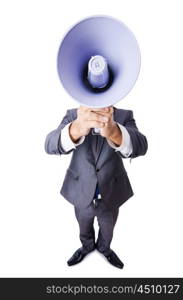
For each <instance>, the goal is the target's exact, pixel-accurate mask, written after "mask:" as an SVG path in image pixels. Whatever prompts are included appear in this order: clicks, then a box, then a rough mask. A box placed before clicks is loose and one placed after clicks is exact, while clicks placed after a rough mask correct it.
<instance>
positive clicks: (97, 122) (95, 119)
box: [69, 106, 109, 142]
mask: <svg viewBox="0 0 183 300" xmlns="http://www.w3.org/2000/svg"><path fill="white" fill-rule="evenodd" d="M105 111H106V108H95V109H94V108H88V107H85V106H80V107H79V108H78V110H77V119H76V120H75V121H73V122H72V124H71V125H70V128H69V133H70V137H71V139H72V141H73V142H77V141H78V139H79V138H80V137H82V136H86V135H88V133H89V132H90V129H91V128H100V129H102V128H104V126H105V124H106V123H107V122H108V120H109V118H108V116H105V115H102V114H100V113H105Z"/></svg>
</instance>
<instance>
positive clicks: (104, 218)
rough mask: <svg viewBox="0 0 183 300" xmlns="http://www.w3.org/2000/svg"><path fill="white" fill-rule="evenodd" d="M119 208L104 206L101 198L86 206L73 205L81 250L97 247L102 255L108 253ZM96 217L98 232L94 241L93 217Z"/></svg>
mask: <svg viewBox="0 0 183 300" xmlns="http://www.w3.org/2000/svg"><path fill="white" fill-rule="evenodd" d="M118 213H119V208H117V209H113V210H111V209H109V208H106V207H105V205H104V203H103V201H102V199H100V200H97V202H94V201H93V202H92V203H91V204H90V205H89V206H88V207H86V208H81V207H75V215H76V218H77V221H78V223H79V229H80V240H81V243H82V246H83V252H84V253H88V252H90V251H92V250H93V249H95V248H97V249H98V251H100V252H101V253H103V254H104V255H108V254H109V253H110V244H111V241H112V237H113V230H114V226H115V224H116V221H117V217H118ZM95 217H96V218H97V221H98V226H99V232H98V238H97V241H96V242H95V230H94V226H93V225H94V219H95Z"/></svg>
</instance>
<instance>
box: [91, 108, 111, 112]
mask: <svg viewBox="0 0 183 300" xmlns="http://www.w3.org/2000/svg"><path fill="white" fill-rule="evenodd" d="M106 109H108V108H107V107H101V108H92V109H91V111H95V112H105V111H106Z"/></svg>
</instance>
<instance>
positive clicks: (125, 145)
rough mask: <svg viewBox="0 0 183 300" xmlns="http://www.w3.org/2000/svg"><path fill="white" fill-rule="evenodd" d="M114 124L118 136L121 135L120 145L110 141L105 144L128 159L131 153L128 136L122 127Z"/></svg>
mask: <svg viewBox="0 0 183 300" xmlns="http://www.w3.org/2000/svg"><path fill="white" fill-rule="evenodd" d="M116 124H117V126H118V128H119V130H120V132H119V135H121V144H120V143H117V142H116V141H115V143H114V142H113V141H112V140H110V139H107V142H108V144H109V146H111V147H112V148H113V149H115V151H119V152H120V153H121V154H122V155H123V156H124V157H129V156H130V155H131V153H132V151H133V149H132V143H131V139H130V135H129V133H128V131H127V130H126V128H125V127H124V126H123V125H121V124H119V123H116Z"/></svg>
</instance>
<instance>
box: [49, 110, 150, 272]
mask: <svg viewBox="0 0 183 300" xmlns="http://www.w3.org/2000/svg"><path fill="white" fill-rule="evenodd" d="M93 128H99V129H100V134H95V132H94V130H93ZM147 147H148V145H147V139H146V137H145V136H144V135H143V134H142V133H141V132H140V131H139V130H138V128H137V126H136V122H135V120H134V117H133V112H132V111H131V110H124V109H118V108H115V107H113V106H111V107H106V108H100V109H99V108H95V109H94V108H88V107H84V106H80V107H79V108H78V109H71V110H68V111H67V113H66V115H65V117H64V118H63V120H62V121H61V123H60V125H59V126H58V128H57V129H55V130H53V131H52V132H50V133H49V134H48V135H47V137H46V141H45V150H46V152H47V153H48V154H55V155H63V154H69V153H71V152H72V159H71V163H70V166H69V168H68V169H67V172H66V176H65V179H64V182H63V185H62V188H61V191H60V192H61V195H62V196H63V197H64V198H65V199H67V200H68V201H69V202H70V203H72V204H73V205H74V209H75V215H76V219H77V221H78V224H79V228H80V240H81V243H82V247H81V248H79V249H78V250H77V251H76V252H75V253H74V254H73V255H72V257H71V258H70V259H69V260H68V262H67V264H68V265H69V266H72V265H75V264H77V263H79V262H81V261H82V260H83V258H84V257H85V256H86V255H87V254H88V253H90V252H91V251H93V250H95V249H97V250H98V251H99V252H100V253H102V254H103V255H104V256H105V257H106V259H107V260H108V261H109V263H111V264H112V265H113V266H115V267H118V268H123V262H122V261H121V260H120V259H119V257H118V256H117V255H116V253H115V252H114V251H113V250H112V249H111V248H110V244H111V241H112V237H113V231H114V227H115V224H116V221H117V218H118V213H119V207H120V206H121V205H122V204H123V203H124V202H125V201H126V200H128V199H129V198H130V197H132V196H133V190H132V187H131V185H130V182H129V179H128V176H127V173H126V170H125V168H124V165H123V158H128V157H129V158H131V159H132V158H135V157H138V156H140V155H144V154H145V153H146V151H147ZM95 217H96V218H97V221H98V225H99V233H98V237H97V240H95V231H94V226H93V223H94V218H95Z"/></svg>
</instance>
